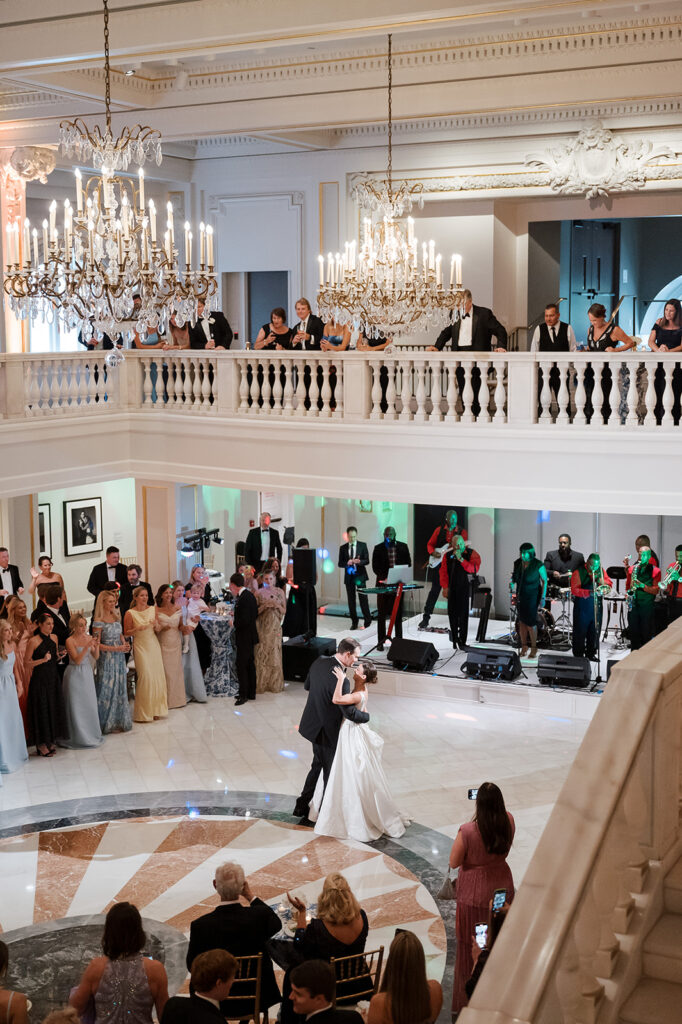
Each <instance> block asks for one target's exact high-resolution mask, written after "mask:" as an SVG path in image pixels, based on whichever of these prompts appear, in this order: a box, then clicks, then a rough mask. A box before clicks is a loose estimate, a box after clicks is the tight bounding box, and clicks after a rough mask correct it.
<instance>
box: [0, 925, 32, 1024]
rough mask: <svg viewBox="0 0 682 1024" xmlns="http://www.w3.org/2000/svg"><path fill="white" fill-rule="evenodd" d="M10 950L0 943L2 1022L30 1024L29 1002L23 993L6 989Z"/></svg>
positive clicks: (0, 1018) (0, 1015) (0, 1009)
mask: <svg viewBox="0 0 682 1024" xmlns="http://www.w3.org/2000/svg"><path fill="white" fill-rule="evenodd" d="M8 967H9V950H8V948H7V945H6V944H5V943H4V942H0V1020H2V1021H3V1024H28V1000H27V998H26V996H25V995H23V994H22V993H21V992H13V991H12V990H11V989H7V988H5V976H6V974H7V968H8Z"/></svg>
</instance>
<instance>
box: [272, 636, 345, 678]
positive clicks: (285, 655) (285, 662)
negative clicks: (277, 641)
mask: <svg viewBox="0 0 682 1024" xmlns="http://www.w3.org/2000/svg"><path fill="white" fill-rule="evenodd" d="M333 654H336V640H334V639H332V637H326V636H314V637H311V639H310V640H305V641H304V640H302V638H301V637H294V638H293V639H291V640H286V641H285V642H284V643H283V644H282V671H283V673H284V678H285V679H292V680H294V681H297V682H303V681H304V680H305V678H306V676H307V675H308V671H309V669H310V666H311V665H312V663H313V662H314V661H317V659H318V658H320V657H321V656H322V655H325V656H326V657H329V658H331V656H332V655H333Z"/></svg>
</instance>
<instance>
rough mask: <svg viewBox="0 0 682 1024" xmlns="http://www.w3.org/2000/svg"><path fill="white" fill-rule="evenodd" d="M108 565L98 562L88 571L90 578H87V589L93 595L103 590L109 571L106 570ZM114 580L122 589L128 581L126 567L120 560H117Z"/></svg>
mask: <svg viewBox="0 0 682 1024" xmlns="http://www.w3.org/2000/svg"><path fill="white" fill-rule="evenodd" d="M107 569H108V566H107V563H106V562H99V563H98V564H97V565H96V566H94V568H93V570H92V572H91V573H90V579H89V580H88V590H89V591H90V593H91V594H93V595H94V596H95V597H97V595H98V594H99V593H100V591H102V590H104V588H105V586H106V585H107V583H108V582H109V573H108V572H107ZM115 578H116V582H117V583H118V585H119V586H120V587H121V589H123V587H124V586H125V585H126V584H127V582H128V569H127V568H126V566H125V565H123V563H122V562H119V563H118V565H117V566H116V577H115Z"/></svg>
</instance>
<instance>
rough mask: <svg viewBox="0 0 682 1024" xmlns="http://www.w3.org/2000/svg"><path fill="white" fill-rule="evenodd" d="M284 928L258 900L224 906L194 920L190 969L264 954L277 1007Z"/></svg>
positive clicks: (264, 993) (268, 996) (264, 979)
mask: <svg viewBox="0 0 682 1024" xmlns="http://www.w3.org/2000/svg"><path fill="white" fill-rule="evenodd" d="M251 596H252V597H253V595H251ZM281 927H282V922H281V921H280V919H279V918H278V916H277V914H276V913H275V912H274V910H272V909H271V908H270V907H269V906H268V905H267V904H266V903H263V901H262V900H259V899H258V898H257V897H256V898H255V899H254V900H253V902H252V903H251V906H250V907H244V906H242V904H241V903H228V904H221V905H220V906H218V907H216V909H215V910H213V911H212V912H211V913H210V914H204V916H203V917H198V918H197V919H196V921H192V924H191V926H190V930H189V947H188V949H187V967H188V968H190V967H191V966H192V961H193V960H194V958H195V956H198V955H199V953H206V952H207V951H208V950H209V949H226V950H227V952H228V953H231V954H232V956H254V955H255V954H256V953H262V954H263V969H262V973H261V1009H264V1008H265V1007H267V1006H274V1005H275V1004H276V1003H279V1002H280V1001H281V998H282V997H281V995H280V991H279V988H278V987H277V982H276V981H275V972H274V971H273V969H272V960H271V959H270V957H269V956H268V954H267V952H266V950H265V944H266V942H267V941H268V939H270V938H272V936H273V935H276V934H277V932H278V931H280V929H281ZM239 984H240V983H239V982H237V983H235V985H233V987H232V991H231V992H230V995H238V994H239V988H238V987H237V986H238V985H239ZM228 1007H229V1013H230V1017H234V1016H236V1013H235V1012H233V1010H234V1007H233V1006H231V1005H230V1003H223V1004H222V1005H221V1007H220V1008H221V1010H222V1011H223V1012H224V1013H226V1012H228Z"/></svg>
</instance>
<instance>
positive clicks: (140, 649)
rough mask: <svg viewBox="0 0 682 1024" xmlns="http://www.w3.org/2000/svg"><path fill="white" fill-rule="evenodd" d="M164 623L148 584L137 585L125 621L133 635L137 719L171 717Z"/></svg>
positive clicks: (134, 717)
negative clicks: (161, 638) (161, 635)
mask: <svg viewBox="0 0 682 1024" xmlns="http://www.w3.org/2000/svg"><path fill="white" fill-rule="evenodd" d="M160 629H161V626H160V624H159V623H158V622H157V619H156V611H155V609H154V606H153V605H152V606H151V607H150V606H149V595H148V593H147V591H146V589H145V588H144V587H135V589H134V590H133V600H132V603H131V605H130V608H129V609H128V611H127V612H126V614H125V619H124V620H123V631H124V633H125V635H126V636H131V637H132V638H133V657H134V658H135V671H136V673H137V683H136V686H135V705H134V707H133V721H134V722H153V721H154V720H155V719H157V718H167V717H168V697H167V693H166V673H165V672H164V669H163V658H162V657H161V647H160V645H159V638H158V636H157V633H158V632H159V631H160Z"/></svg>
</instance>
